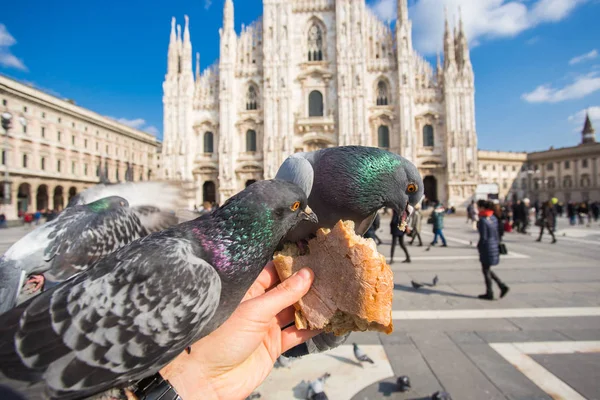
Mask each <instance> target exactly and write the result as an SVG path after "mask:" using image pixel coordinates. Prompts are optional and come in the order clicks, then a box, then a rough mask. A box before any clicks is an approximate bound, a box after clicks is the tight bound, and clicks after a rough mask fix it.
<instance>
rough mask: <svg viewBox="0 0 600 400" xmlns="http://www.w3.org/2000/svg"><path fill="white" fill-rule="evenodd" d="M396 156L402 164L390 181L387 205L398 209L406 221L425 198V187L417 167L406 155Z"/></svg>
mask: <svg viewBox="0 0 600 400" xmlns="http://www.w3.org/2000/svg"><path fill="white" fill-rule="evenodd" d="M394 156H395V157H396V158H397V159H398V160H399V161H400V164H399V165H398V167H397V168H396V170H395V172H394V178H393V179H390V180H389V181H388V182H389V185H390V186H391V187H390V188H389V189H390V190H389V191H388V192H387V196H388V198H387V201H386V204H385V205H386V206H387V207H391V208H392V209H395V210H396V211H398V214H400V215H401V219H402V221H406V218H408V217H409V216H410V214H411V213H412V212H413V211H414V207H416V206H417V204H419V203H420V202H421V200H422V199H423V195H424V193H425V188H424V187H423V179H422V178H421V174H419V170H418V169H417V167H416V166H415V165H414V164H413V163H411V162H410V161H408V160H407V159H406V158H404V157H401V156H399V155H396V154H394Z"/></svg>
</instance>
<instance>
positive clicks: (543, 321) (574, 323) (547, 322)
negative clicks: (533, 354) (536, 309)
mask: <svg viewBox="0 0 600 400" xmlns="http://www.w3.org/2000/svg"><path fill="white" fill-rule="evenodd" d="M510 321H511V322H512V323H513V324H515V325H516V326H518V327H519V328H521V329H522V330H525V331H533V330H544V329H548V330H563V329H576V330H577V329H600V317H560V318H511V319H510Z"/></svg>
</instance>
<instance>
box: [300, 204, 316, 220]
mask: <svg viewBox="0 0 600 400" xmlns="http://www.w3.org/2000/svg"><path fill="white" fill-rule="evenodd" d="M300 217H302V219H303V220H305V221H310V222H312V223H315V224H316V223H318V222H319V219H318V218H317V214H315V213H314V212H313V210H311V209H310V207H309V206H306V208H305V209H304V211H300Z"/></svg>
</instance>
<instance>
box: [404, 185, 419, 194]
mask: <svg viewBox="0 0 600 400" xmlns="http://www.w3.org/2000/svg"><path fill="white" fill-rule="evenodd" d="M417 189H418V187H417V185H415V184H414V183H411V184H410V185H408V187H407V188H406V191H407V192H408V193H415V192H416V191H417Z"/></svg>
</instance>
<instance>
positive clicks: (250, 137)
mask: <svg viewBox="0 0 600 400" xmlns="http://www.w3.org/2000/svg"><path fill="white" fill-rule="evenodd" d="M246 151H247V152H255V151H256V131H255V130H253V129H249V130H248V131H246Z"/></svg>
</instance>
